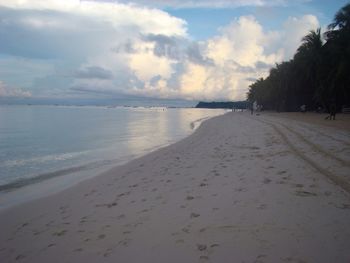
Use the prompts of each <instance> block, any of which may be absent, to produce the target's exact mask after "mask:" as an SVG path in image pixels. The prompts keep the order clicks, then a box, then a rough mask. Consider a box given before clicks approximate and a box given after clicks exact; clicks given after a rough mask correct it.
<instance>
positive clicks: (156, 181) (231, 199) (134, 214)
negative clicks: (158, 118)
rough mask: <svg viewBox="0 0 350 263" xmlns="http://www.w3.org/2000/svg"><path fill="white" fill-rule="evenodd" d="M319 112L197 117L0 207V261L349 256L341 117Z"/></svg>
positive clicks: (348, 134) (348, 157)
mask: <svg viewBox="0 0 350 263" xmlns="http://www.w3.org/2000/svg"><path fill="white" fill-rule="evenodd" d="M307 114H308V113H307ZM299 116H301V117H299ZM307 118H310V119H307ZM299 119H300V120H299ZM313 120H317V121H315V122H313ZM323 122H327V121H325V120H323V116H322V115H315V114H314V115H310V114H309V115H297V116H294V117H293V116H289V115H288V114H280V115H278V114H269V115H268V114H264V113H263V114H261V115H259V116H257V115H250V113H248V112H235V113H228V114H225V115H223V116H219V117H215V118H212V119H210V120H207V121H205V122H204V123H203V124H202V125H201V127H200V128H199V129H198V130H196V131H195V132H194V134H192V135H191V136H189V137H187V138H186V139H184V140H182V141H180V142H178V143H175V144H173V145H170V146H168V147H165V148H163V149H160V150H157V151H155V152H152V153H150V154H148V155H146V156H144V157H141V158H139V159H136V160H134V161H131V162H130V163H128V164H126V165H123V166H119V167H115V168H113V169H112V170H110V171H108V172H106V173H104V174H101V175H99V176H96V177H94V178H92V179H89V180H86V181H84V182H82V183H80V184H78V185H76V186H73V187H71V188H69V189H67V190H64V191H63V192H60V193H57V194H54V195H52V196H49V197H45V198H41V199H38V200H34V201H31V202H28V203H25V204H21V205H18V206H14V207H11V208H8V209H5V210H2V211H0V233H1V235H0V262H33V263H34V262H35V263H39V262H84V263H85V262H121V263H129V262H130V263H137V262H152V263H155V262H166V263H169V262H174V263H175V262H176V263H178V262H182V263H185V262H298V263H301V262H317V263H322V262H325V263H326V262H327V263H329V262H339V263H341V262H344V263H346V262H350V131H349V129H348V128H347V127H348V124H349V118H348V117H347V116H346V117H344V116H339V120H336V121H334V122H330V121H328V122H327V124H326V125H325V126H322V125H319V124H323ZM332 125H333V126H332Z"/></svg>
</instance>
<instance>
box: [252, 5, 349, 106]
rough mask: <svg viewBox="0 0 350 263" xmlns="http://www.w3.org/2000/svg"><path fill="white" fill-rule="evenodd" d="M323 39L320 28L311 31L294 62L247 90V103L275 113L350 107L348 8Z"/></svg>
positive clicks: (278, 66) (282, 66) (334, 21)
mask: <svg viewBox="0 0 350 263" xmlns="http://www.w3.org/2000/svg"><path fill="white" fill-rule="evenodd" d="M324 38H325V41H323V38H322V34H321V29H320V28H318V29H316V30H312V31H310V32H309V34H307V35H306V36H304V37H303V39H302V43H301V45H300V47H299V48H298V49H297V51H296V53H295V55H294V57H293V59H291V60H290V61H287V62H282V63H280V64H276V66H275V67H274V68H272V69H271V70H270V74H269V76H268V77H266V78H265V79H263V78H261V79H258V80H256V81H255V82H254V83H253V84H251V85H250V86H249V91H248V93H247V98H248V101H250V102H254V101H257V103H258V104H260V105H262V106H263V107H264V108H265V109H270V110H277V111H297V110H299V108H300V106H301V105H303V104H304V105H306V106H307V108H308V109H309V110H313V109H316V108H318V107H322V108H325V109H327V108H328V107H329V105H330V104H331V103H334V102H335V103H336V104H337V106H338V107H341V106H342V105H348V106H350V4H347V5H345V6H344V7H343V8H341V9H340V10H339V11H338V12H337V13H336V15H335V17H334V20H333V22H332V23H331V24H330V25H329V26H328V31H327V32H325V33H324Z"/></svg>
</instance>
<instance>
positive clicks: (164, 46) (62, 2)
mask: <svg viewBox="0 0 350 263" xmlns="http://www.w3.org/2000/svg"><path fill="white" fill-rule="evenodd" d="M346 3H347V1H346V0H343V1H342V0H332V1H331V0H216V1H213V0H135V1H133V2H131V1H126V0H119V1H116V0H95V1H91V0H90V1H86V0H80V1H79V0H0V97H32V98H113V97H120V96H126V95H137V96H145V97H154V98H181V99H189V100H192V99H193V100H240V99H245V94H246V92H247V88H248V86H249V84H250V83H252V81H254V80H255V79H257V78H260V77H265V76H266V75H267V74H268V71H269V69H270V68H271V67H272V66H273V65H275V63H278V62H281V61H283V60H288V59H290V58H291V57H292V56H293V54H294V52H295V50H296V49H297V47H298V46H299V45H300V40H301V38H302V37H303V36H304V35H305V34H307V32H308V31H309V30H312V29H317V28H318V27H321V28H326V26H327V25H328V24H329V23H330V22H331V21H332V19H333V16H334V14H335V12H336V11H337V10H339V9H340V8H341V7H342V6H344V5H345V4H346Z"/></svg>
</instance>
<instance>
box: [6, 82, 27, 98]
mask: <svg viewBox="0 0 350 263" xmlns="http://www.w3.org/2000/svg"><path fill="white" fill-rule="evenodd" d="M1 97H20V98H27V97H31V93H30V92H29V91H25V90H23V89H19V88H14V87H9V86H7V85H6V84H5V83H4V82H3V81H1V80H0V98H1Z"/></svg>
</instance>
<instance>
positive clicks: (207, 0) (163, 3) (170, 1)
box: [94, 0, 308, 8]
mask: <svg viewBox="0 0 350 263" xmlns="http://www.w3.org/2000/svg"><path fill="white" fill-rule="evenodd" d="M94 1H96V2H106V1H111V0H94ZM306 1H308V0H294V1H291V0H216V1H213V0H195V1H194V0H133V1H129V0H119V1H118V2H122V3H130V2H132V3H135V4H139V5H145V6H154V7H158V8H165V7H171V8H234V7H240V6H281V5H287V4H288V3H296V2H306ZM115 2H116V1H115Z"/></svg>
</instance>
